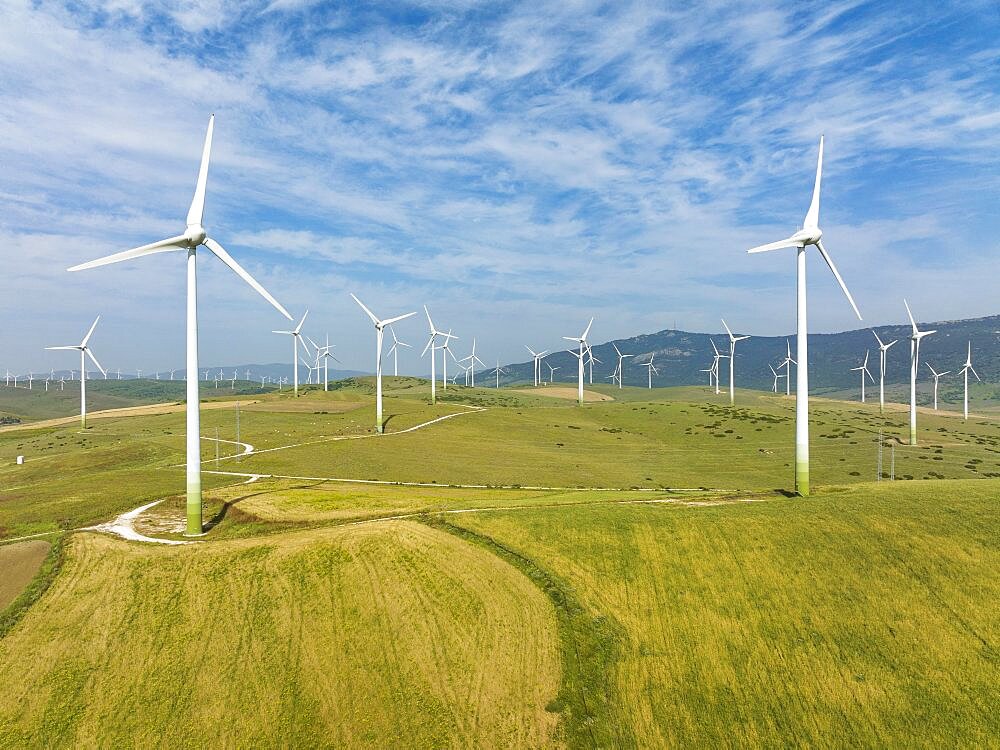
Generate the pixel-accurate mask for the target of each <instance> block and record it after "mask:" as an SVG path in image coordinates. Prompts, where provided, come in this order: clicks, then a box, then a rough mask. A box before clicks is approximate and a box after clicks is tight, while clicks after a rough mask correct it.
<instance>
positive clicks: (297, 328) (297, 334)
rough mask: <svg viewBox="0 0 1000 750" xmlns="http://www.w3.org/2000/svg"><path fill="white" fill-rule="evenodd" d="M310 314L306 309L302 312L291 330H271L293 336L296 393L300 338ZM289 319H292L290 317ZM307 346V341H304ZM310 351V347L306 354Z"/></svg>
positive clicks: (296, 387) (296, 388)
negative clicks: (300, 317)
mask: <svg viewBox="0 0 1000 750" xmlns="http://www.w3.org/2000/svg"><path fill="white" fill-rule="evenodd" d="M308 316H309V311H308V310H306V311H305V313H303V314H302V320H300V321H299V324H298V325H297V326H295V328H293V329H292V330H291V331H271V333H280V334H283V335H285V336H291V337H292V377H293V378H294V380H295V395H296V396H298V395H299V339H300V338H302V324H303V323H305V322H306V318H307V317H308ZM289 320H292V318H291V317H289ZM303 346H305V343H303ZM308 353H309V349H308V348H307V349H306V354H308Z"/></svg>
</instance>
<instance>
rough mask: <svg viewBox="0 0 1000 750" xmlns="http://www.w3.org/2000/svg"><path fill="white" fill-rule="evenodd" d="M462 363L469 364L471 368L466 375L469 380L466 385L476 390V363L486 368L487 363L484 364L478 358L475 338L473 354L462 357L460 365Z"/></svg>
mask: <svg viewBox="0 0 1000 750" xmlns="http://www.w3.org/2000/svg"><path fill="white" fill-rule="evenodd" d="M462 362H468V363H469V367H468V369H467V370H466V374H467V378H466V380H468V381H469V382H468V383H466V385H471V386H472V387H473V388H475V387H476V362H478V363H479V364H480V366H482V367H486V363H485V362H483V360H481V359H480V358H479V357H477V356H476V339H475V338H473V339H472V354H470V355H469V356H468V357H462V358H461V359H460V360H458V363H459V364H462Z"/></svg>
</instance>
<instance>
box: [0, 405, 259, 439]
mask: <svg viewBox="0 0 1000 750" xmlns="http://www.w3.org/2000/svg"><path fill="white" fill-rule="evenodd" d="M233 403H234V402H233V401H203V402H202V404H201V410H202V411H205V410H211V409H229V408H231V407H232V405H233ZM257 403H260V399H253V400H250V401H241V402H240V405H241V406H249V405H250V404H257ZM185 408H187V407H186V404H185V403H184V402H183V401H179V402H178V401H171V402H169V403H163V404H146V405H145V406H125V407H122V408H120V409H103V410H101V411H92V412H88V413H87V419H108V418H111V417H148V416H151V415H154V414H174V413H175V412H179V411H184V409H185ZM79 420H80V415H79V414H77V415H76V416H73V417H59V418H57V419H43V420H40V421H38V422H25V423H24V424H11V425H6V426H4V427H0V432H14V431H15V430H37V429H39V428H42V427H62V426H63V425H67V424H73V423H75V422H78V421H79Z"/></svg>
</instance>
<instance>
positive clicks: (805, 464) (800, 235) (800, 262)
mask: <svg viewBox="0 0 1000 750" xmlns="http://www.w3.org/2000/svg"><path fill="white" fill-rule="evenodd" d="M822 179H823V136H820V139H819V157H818V158H817V160H816V181H815V182H814V183H813V194H812V202H811V203H810V204H809V210H808V211H807V212H806V218H805V220H804V221H803V222H802V229H800V230H799V231H797V232H796V233H795V234H793V235H792V236H791V237H788V238H787V239H784V240H779V241H778V242H771V243H769V244H767V245H760V246H758V247H754V248H751V249H750V250H749V251H748V252H750V253H760V252H765V251H767V250H778V249H779V248H785V247H794V248H797V252H796V278H797V282H796V287H797V289H796V296H797V308H798V313H797V315H796V318H797V320H796V323H797V326H796V329H797V335H796V340H795V343H796V346H797V347H798V349H797V351H796V354H795V358H796V360H797V363H796V372H795V374H796V383H795V491H796V492H798V493H799V494H800V495H803V496H805V495H808V494H809V330H808V325H807V322H806V317H807V315H806V248H807V247H808V246H809V245H814V246H815V247H816V250H817V251H819V254H820V255H821V256H822V257H823V260H825V261H826V264H827V265H828V266H829V267H830V271H831V272H832V273H833V275H834V278H836V279H837V283H838V284H840V288H841V289H842V290H843V292H844V295H845V296H846V297H847V301H848V302H850V303H851V307H852V308H854V312H855V313H856V314H857V316H858V319H859V320H860V319H861V313H860V311H859V310H858V306H857V305H856V304H854V298H853V297H852V296H851V293H850V291H848V289H847V285H846V284H845V283H844V280H843V279H842V278H841V277H840V272H839V271H837V267H836V266H835V265H834V264H833V259H832V258H831V257H830V255H829V253H827V251H826V248H825V247H824V246H823V240H822V237H823V232H822V230H820V228H819V193H820V183H821V182H822ZM730 364H732V363H730Z"/></svg>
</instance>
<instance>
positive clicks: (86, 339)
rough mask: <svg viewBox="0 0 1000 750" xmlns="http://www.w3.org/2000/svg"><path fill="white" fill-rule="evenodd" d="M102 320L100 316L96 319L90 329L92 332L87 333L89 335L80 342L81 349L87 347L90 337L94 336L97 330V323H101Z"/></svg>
mask: <svg viewBox="0 0 1000 750" xmlns="http://www.w3.org/2000/svg"><path fill="white" fill-rule="evenodd" d="M100 319H101V316H100V315H98V316H97V317H96V318H94V324H93V325H92V326H91V327H90V330H89V331H87V335H86V336H84V337H83V341H81V342H80V346H81V347H83V346H86V345H87V342H88V341H90V337H91V336H92V335H93V333H94V329H95V328H97V321H99V320H100Z"/></svg>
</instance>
